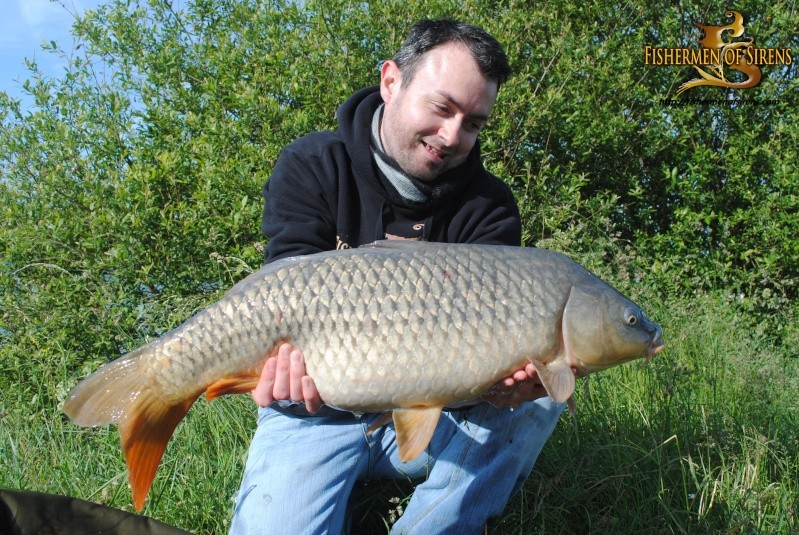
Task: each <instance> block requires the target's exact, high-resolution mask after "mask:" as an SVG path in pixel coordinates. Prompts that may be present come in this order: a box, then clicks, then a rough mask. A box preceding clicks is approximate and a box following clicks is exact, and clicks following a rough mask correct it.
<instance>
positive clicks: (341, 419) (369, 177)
mask: <svg viewBox="0 0 799 535" xmlns="http://www.w3.org/2000/svg"><path fill="white" fill-rule="evenodd" d="M509 74H510V69H509V67H508V63H507V58H506V57H505V54H504V52H503V51H502V48H501V46H500V45H499V43H497V42H496V40H495V39H494V38H493V37H491V36H490V35H488V34H487V33H485V32H484V31H483V30H481V29H479V28H476V27H473V26H469V25H465V24H460V23H454V22H449V21H423V22H420V23H418V24H416V25H415V26H414V27H413V29H412V30H411V33H410V35H409V37H408V39H407V41H406V42H405V44H404V45H403V47H402V48H401V49H400V51H399V52H398V53H397V55H396V56H395V57H394V59H393V60H389V61H386V62H385V63H383V64H382V67H381V70H380V85H379V87H377V88H375V87H372V88H367V89H364V90H362V91H359V92H358V93H356V94H355V95H353V96H352V97H350V99H349V100H348V101H347V102H345V103H344V104H343V105H342V106H341V108H340V109H339V111H338V123H339V127H338V130H337V131H336V132H316V133H312V134H310V135H308V136H305V137H303V138H301V139H299V140H297V141H295V142H294V143H292V144H291V145H289V146H288V147H286V148H285V149H284V150H283V152H282V153H281V155H280V158H279V159H278V162H277V164H276V165H275V169H274V172H273V174H272V176H271V178H270V180H269V182H268V183H267V184H266V186H265V187H264V197H265V201H266V204H265V207H264V218H263V227H262V230H263V232H264V234H265V235H266V236H267V237H268V238H269V242H268V244H267V249H266V254H265V256H266V261H267V262H271V261H274V260H276V259H278V258H283V257H287V256H295V255H304V254H311V253H316V252H320V251H325V250H330V249H334V248H346V247H357V246H360V245H363V244H366V243H370V242H372V241H375V240H378V239H385V238H404V239H422V240H428V241H439V242H462V243H487V244H510V245H519V244H520V241H521V223H520V219H519V212H518V208H517V206H516V203H515V201H514V199H513V196H512V194H511V192H510V189H509V188H508V187H507V185H505V184H504V183H503V182H501V181H500V180H499V179H498V178H496V177H494V176H493V175H491V174H489V173H488V172H487V171H486V170H485V169H484V168H483V165H482V162H481V159H480V153H479V146H478V144H477V137H478V134H479V132H480V129H481V128H482V127H483V126H484V125H485V124H486V121H487V120H488V117H489V115H490V113H491V110H492V108H493V106H494V102H495V100H496V96H497V91H498V89H499V86H500V85H501V84H502V83H503V82H504V81H505V80H506V79H507V77H508V75H509ZM301 349H302V348H293V347H291V346H290V345H288V344H284V345H282V346H281V347H280V348H279V351H278V354H277V356H276V357H273V358H271V359H269V360H268V361H267V363H266V364H265V366H264V370H263V373H262V376H261V380H260V382H259V384H258V386H257V387H256V389H255V390H254V391H253V397H254V399H255V401H256V402H257V403H258V405H259V406H261V407H262V408H261V409H260V411H259V419H258V429H257V430H256V433H255V437H254V438H253V442H252V445H251V447H250V452H249V457H248V460H247V466H246V468H245V473H244V477H243V481H242V484H241V488H240V490H239V493H238V496H237V504H236V510H235V514H234V518H233V524H232V528H231V530H232V532H233V533H237V534H238V533H340V532H342V531H343V530H344V524H345V519H346V510H347V502H348V499H349V495H350V493H351V491H352V488H353V485H354V484H355V482H356V481H357V480H358V479H360V478H366V477H394V478H411V479H417V478H419V479H422V478H424V480H423V481H422V482H421V483H419V484H418V485H417V486H416V489H415V491H414V493H413V496H412V497H411V499H410V501H409V503H408V504H407V507H405V511H404V514H403V515H402V516H401V517H400V519H399V520H398V521H397V523H396V524H395V525H394V526H393V528H392V530H393V532H394V533H420V534H433V533H449V532H452V531H454V530H456V529H457V530H458V532H461V533H478V532H481V531H482V529H483V526H484V525H485V523H486V521H487V520H488V519H489V518H491V517H493V516H497V515H499V514H500V513H501V512H502V510H503V508H504V507H505V504H506V503H507V501H508V499H509V498H510V496H511V495H512V494H513V493H514V492H515V491H517V490H519V488H520V487H521V486H522V484H523V483H524V481H525V479H526V478H527V476H528V475H529V473H530V471H531V470H532V467H533V464H534V463H535V460H536V458H537V456H538V453H539V452H540V450H541V448H542V447H543V445H544V443H545V442H546V440H547V439H548V438H549V435H550V434H551V432H552V430H553V428H554V426H555V424H556V422H557V419H558V417H559V415H560V413H561V411H562V409H563V407H562V406H561V405H558V404H555V403H554V402H552V400H551V399H550V398H548V397H546V395H545V392H544V391H543V389H542V388H541V386H540V384H539V383H538V382H537V381H536V380H535V369H534V368H533V367H532V365H528V366H527V367H525V368H524V369H522V370H519V371H517V372H516V373H514V374H513V376H512V377H508V378H506V379H505V380H504V381H502V382H501V383H500V384H498V385H496V386H495V387H494V388H492V389H491V390H490V393H489V394H487V395H486V396H484V400H475V402H474V404H472V405H469V406H466V407H460V408H452V410H449V411H445V412H444V413H443V414H442V417H441V420H440V422H439V424H438V427H437V429H436V432H435V434H434V436H433V438H432V440H431V442H430V445H429V447H428V449H427V450H426V452H425V453H423V454H422V455H420V456H419V457H417V458H416V459H413V460H412V461H409V462H407V463H402V462H400V461H399V459H398V452H397V447H396V440H395V434H394V428H393V426H392V425H387V426H383V427H380V428H379V429H378V430H376V431H374V432H373V433H371V434H369V433H366V430H367V429H369V427H370V426H371V425H372V424H373V423H374V422H375V421H377V420H378V418H379V416H380V415H377V414H363V415H360V414H352V413H349V412H343V411H338V410H334V409H332V408H330V407H326V406H324V405H323V400H321V399H320V397H319V393H318V392H317V391H316V387H315V385H314V382H313V378H311V377H309V376H307V375H306V374H305V365H304V359H303V355H302V353H301ZM486 358H491V355H486ZM397 373H402V370H397ZM530 400H535V401H530ZM485 401H488V402H490V403H488V402H485ZM523 401H524V402H525V403H522V402H523ZM513 408H515V410H513Z"/></svg>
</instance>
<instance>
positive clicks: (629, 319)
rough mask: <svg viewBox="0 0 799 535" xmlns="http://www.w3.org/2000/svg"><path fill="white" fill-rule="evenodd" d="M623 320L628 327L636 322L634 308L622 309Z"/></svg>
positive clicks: (636, 317)
mask: <svg viewBox="0 0 799 535" xmlns="http://www.w3.org/2000/svg"><path fill="white" fill-rule="evenodd" d="M624 321H625V322H626V323H627V325H629V326H630V327H634V326H635V325H637V324H638V314H637V313H636V312H635V311H634V310H632V309H630V308H628V309H626V310H625V311H624Z"/></svg>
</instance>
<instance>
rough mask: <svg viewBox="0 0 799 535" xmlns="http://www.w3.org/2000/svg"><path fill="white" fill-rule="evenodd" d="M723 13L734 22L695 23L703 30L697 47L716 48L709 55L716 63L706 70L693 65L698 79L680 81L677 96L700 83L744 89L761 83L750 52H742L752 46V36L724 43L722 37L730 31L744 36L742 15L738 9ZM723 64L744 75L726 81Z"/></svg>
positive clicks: (735, 35)
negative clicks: (715, 24)
mask: <svg viewBox="0 0 799 535" xmlns="http://www.w3.org/2000/svg"><path fill="white" fill-rule="evenodd" d="M724 16H725V17H727V18H732V19H733V22H732V23H731V24H728V25H726V26H710V25H707V24H696V25H695V26H696V27H697V28H699V29H700V30H702V32H703V33H704V37H703V38H702V39H700V40H699V46H701V47H702V48H707V49H710V50H713V51H717V53H715V54H713V55H712V57H715V58H717V59H718V62H716V63H712V64H709V65H707V70H705V69H704V68H703V67H702V66H700V65H693V67H694V69H696V70H697V71H698V72H699V76H701V78H694V79H692V80H689V81H687V82H685V83H684V84H682V85H681V86H680V88H679V89H678V90H677V94H678V95H679V94H680V93H682V92H683V91H686V90H688V89H691V88H692V87H698V86H700V85H712V86H718V87H732V88H737V89H743V88H747V87H754V86H756V85H757V84H759V83H760V79H761V77H762V74H761V72H760V67H759V66H758V65H757V64H755V63H754V61H753V58H752V56H751V55H750V54H745V53H744V51H745V49H746V48H748V47H751V46H753V43H754V40H753V39H752V38H751V37H750V38H749V40H748V41H733V42H727V41H725V40H724V34H725V33H729V36H730V37H732V38H735V37H740V36H742V35H743V33H744V24H743V20H744V18H743V15H741V14H740V13H739V12H737V11H725V12H724ZM725 65H726V66H727V67H729V68H730V69H732V70H734V71H738V72H740V73H743V74H744V75H745V76H746V77H747V78H746V79H745V80H742V81H737V82H733V81H730V80H728V79H727V77H726V76H725V74H724V68H725Z"/></svg>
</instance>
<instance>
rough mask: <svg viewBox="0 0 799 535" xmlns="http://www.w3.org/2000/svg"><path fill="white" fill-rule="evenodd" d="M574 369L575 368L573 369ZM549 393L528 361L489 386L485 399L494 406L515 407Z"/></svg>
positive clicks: (501, 407) (484, 395)
mask: <svg viewBox="0 0 799 535" xmlns="http://www.w3.org/2000/svg"><path fill="white" fill-rule="evenodd" d="M572 371H574V370H572ZM546 395H547V391H546V389H545V388H544V385H542V384H541V381H540V380H539V379H538V372H537V371H536V369H535V366H533V365H532V363H528V364H527V365H526V366H525V367H524V368H522V369H521V370H517V371H515V372H514V373H513V375H511V376H510V377H506V378H504V379H503V380H501V381H500V382H498V383H497V384H495V385H494V386H492V387H491V388H489V389H488V390H487V391H486V392H485V394H483V399H484V400H486V401H488V402H489V403H491V404H492V405H493V406H495V407H497V408H499V409H503V408H506V407H507V408H511V409H513V408H515V407H518V406H519V405H521V404H522V403H523V402H525V401H532V400H534V399H538V398H541V397H544V396H546Z"/></svg>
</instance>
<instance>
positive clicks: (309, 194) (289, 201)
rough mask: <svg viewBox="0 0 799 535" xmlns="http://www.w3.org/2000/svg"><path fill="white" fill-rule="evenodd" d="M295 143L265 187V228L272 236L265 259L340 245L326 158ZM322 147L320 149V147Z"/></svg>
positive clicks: (280, 161) (267, 245) (276, 165)
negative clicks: (328, 185)
mask: <svg viewBox="0 0 799 535" xmlns="http://www.w3.org/2000/svg"><path fill="white" fill-rule="evenodd" d="M309 148H310V147H307V148H304V147H303V143H298V142H295V143H293V144H291V145H289V146H288V147H286V148H285V149H283V151H282V152H281V153H280V156H279V157H278V160H277V163H276V164H275V168H274V170H273V171H272V175H271V176H270V178H269V180H268V181H267V183H266V184H265V185H264V188H263V195H264V212H263V219H262V223H261V231H262V232H263V234H264V236H266V238H267V239H268V242H267V244H266V249H265V251H264V260H265V261H266V262H267V263H268V262H272V261H274V260H277V259H279V258H285V257H289V256H298V255H306V254H312V253H318V252H321V251H328V250H331V249H335V247H336V223H335V219H334V215H333V214H335V210H334V208H333V206H335V203H334V200H333V199H331V198H330V197H331V196H332V195H334V192H333V191H332V190H333V188H331V187H327V188H326V187H325V186H326V183H327V182H328V181H329V177H330V176H331V175H330V173H329V171H330V170H328V169H326V166H330V165H332V163H331V162H328V163H327V164H325V163H323V160H324V159H323V158H319V157H318V156H315V155H313V154H309V152H315V151H309V150H308V149H309ZM317 150H318V148H317Z"/></svg>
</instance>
